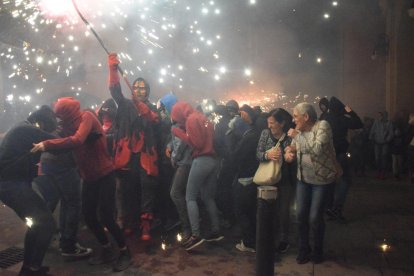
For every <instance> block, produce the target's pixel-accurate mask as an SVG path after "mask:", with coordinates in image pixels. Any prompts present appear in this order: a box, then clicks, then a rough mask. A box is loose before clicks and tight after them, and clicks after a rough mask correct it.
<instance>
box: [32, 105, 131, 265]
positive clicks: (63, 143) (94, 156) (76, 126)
mask: <svg viewBox="0 0 414 276" xmlns="http://www.w3.org/2000/svg"><path fill="white" fill-rule="evenodd" d="M54 112H55V114H56V116H57V117H58V118H59V119H61V120H62V130H63V132H64V133H65V134H66V137H65V138H58V139H50V140H45V141H43V142H40V143H38V144H33V148H32V150H31V151H32V152H38V151H50V150H64V149H67V150H69V149H71V150H73V153H74V156H75V161H76V164H77V166H78V168H79V171H80V175H81V177H82V179H83V181H84V182H83V191H82V211H83V215H84V218H85V223H86V224H87V226H88V227H89V229H90V230H91V231H92V233H93V234H94V235H95V237H96V238H97V239H98V241H99V242H100V244H101V245H102V248H101V250H99V251H98V252H99V253H98V254H94V255H93V256H92V257H91V258H90V259H89V264H91V265H96V264H102V263H109V262H112V261H113V260H115V258H116V254H114V250H113V249H112V245H111V243H110V241H109V239H108V237H107V235H106V233H105V230H104V227H105V228H106V229H108V231H109V233H111V235H112V236H113V237H114V239H115V241H116V242H117V244H118V247H119V249H120V254H119V256H118V258H117V261H116V262H115V264H114V267H113V270H114V271H122V270H125V269H126V268H128V267H129V265H130V264H131V263H132V259H131V255H130V252H129V249H128V247H127V246H126V243H125V237H124V235H123V233H122V231H121V229H120V227H119V226H118V224H116V222H115V220H114V212H115V185H116V181H115V176H114V172H113V171H114V167H113V164H112V160H111V157H110V156H109V153H108V150H107V143H106V138H105V135H104V131H103V129H102V126H101V124H100V122H99V120H98V118H97V117H96V115H95V114H93V113H91V112H89V111H81V109H80V102H79V101H78V100H76V99H74V98H69V97H68V98H60V99H58V100H57V102H56V104H55V108H54ZM98 212H99V217H98Z"/></svg>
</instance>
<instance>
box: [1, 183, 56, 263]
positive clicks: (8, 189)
mask: <svg viewBox="0 0 414 276" xmlns="http://www.w3.org/2000/svg"><path fill="white" fill-rule="evenodd" d="M0 200H1V201H3V203H4V204H6V205H7V206H9V207H10V208H11V209H13V210H14V211H15V212H16V214H17V215H18V216H19V217H20V218H21V219H22V220H23V221H25V220H26V218H32V220H33V225H32V226H31V227H28V228H27V232H26V236H25V239H24V260H23V266H25V267H27V268H34V269H38V268H40V267H41V266H42V262H43V258H44V257H45V254H46V250H47V248H48V247H49V243H50V240H51V238H52V236H53V232H54V231H55V228H56V226H55V222H54V220H53V216H52V212H51V211H50V210H49V208H48V207H47V206H46V203H45V202H44V201H43V200H42V199H41V198H40V196H39V195H37V194H36V193H35V192H34V191H33V190H32V187H31V185H30V183H29V182H24V181H1V182H0Z"/></svg>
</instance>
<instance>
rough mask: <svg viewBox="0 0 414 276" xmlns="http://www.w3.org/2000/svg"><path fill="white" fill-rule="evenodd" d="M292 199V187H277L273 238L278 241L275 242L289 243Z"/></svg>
mask: <svg viewBox="0 0 414 276" xmlns="http://www.w3.org/2000/svg"><path fill="white" fill-rule="evenodd" d="M293 198H294V187H293V186H292V185H280V186H279V187H277V200H276V223H275V230H276V233H275V237H278V239H277V240H275V241H279V242H287V243H289V232H290V231H289V229H290V209H291V208H292V202H293ZM275 245H276V244H275Z"/></svg>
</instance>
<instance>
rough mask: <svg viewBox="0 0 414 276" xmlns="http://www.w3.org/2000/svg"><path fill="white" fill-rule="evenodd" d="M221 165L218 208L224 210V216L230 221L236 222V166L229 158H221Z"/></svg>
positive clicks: (217, 198) (217, 196)
mask: <svg viewBox="0 0 414 276" xmlns="http://www.w3.org/2000/svg"><path fill="white" fill-rule="evenodd" d="M220 163H221V166H220V170H219V174H218V180H217V195H216V202H217V208H218V209H219V210H220V211H221V212H222V214H223V217H224V218H225V219H227V220H228V221H229V222H230V223H233V222H234V216H235V215H234V204H235V203H234V202H233V194H234V192H233V182H235V176H236V172H235V169H234V166H233V165H232V164H229V161H228V160H221V162H220Z"/></svg>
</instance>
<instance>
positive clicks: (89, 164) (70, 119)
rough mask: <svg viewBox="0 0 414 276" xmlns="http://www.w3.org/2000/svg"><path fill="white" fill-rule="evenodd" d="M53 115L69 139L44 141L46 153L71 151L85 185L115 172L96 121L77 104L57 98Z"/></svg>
mask: <svg viewBox="0 0 414 276" xmlns="http://www.w3.org/2000/svg"><path fill="white" fill-rule="evenodd" d="M55 113H56V116H57V117H58V118H60V119H61V120H62V124H63V131H64V132H65V133H67V134H68V135H69V136H68V137H66V138H58V139H51V140H46V141H44V142H43V143H44V145H45V149H46V150H56V149H73V152H74V155H75V160H76V163H77V166H78V168H79V171H80V174H81V177H82V178H83V179H84V180H85V181H86V182H91V181H95V180H98V179H99V178H101V177H103V176H105V175H107V174H108V173H110V172H111V171H113V170H114V167H113V165H112V161H111V157H110V156H109V153H108V149H107V143H106V138H105V135H104V131H103V129H102V126H101V124H100V123H99V120H98V118H97V117H96V116H95V115H94V114H92V113H91V112H89V111H81V110H80V103H79V101H77V100H75V99H73V98H60V99H59V100H58V101H57V103H56V105H55Z"/></svg>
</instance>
